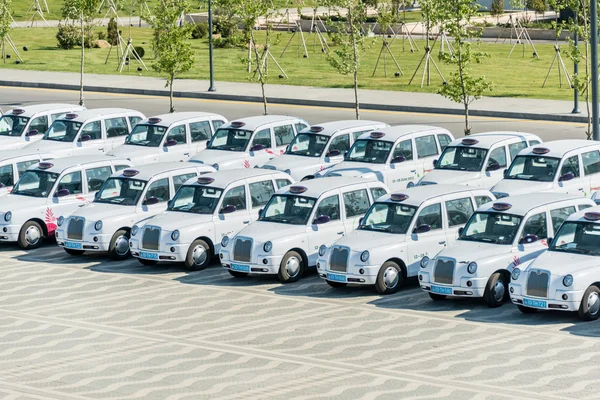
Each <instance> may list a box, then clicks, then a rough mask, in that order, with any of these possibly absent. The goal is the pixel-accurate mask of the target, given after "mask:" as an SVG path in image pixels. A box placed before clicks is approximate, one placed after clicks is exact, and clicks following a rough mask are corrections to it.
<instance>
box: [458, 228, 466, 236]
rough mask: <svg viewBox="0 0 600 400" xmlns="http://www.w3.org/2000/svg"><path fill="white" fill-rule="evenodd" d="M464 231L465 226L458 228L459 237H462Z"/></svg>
mask: <svg viewBox="0 0 600 400" xmlns="http://www.w3.org/2000/svg"><path fill="white" fill-rule="evenodd" d="M464 230H465V227H464V226H461V227H460V228H458V236H460V235H462V233H463V231H464Z"/></svg>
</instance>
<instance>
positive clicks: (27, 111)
mask: <svg viewBox="0 0 600 400" xmlns="http://www.w3.org/2000/svg"><path fill="white" fill-rule="evenodd" d="M82 109H84V108H83V107H81V106H78V105H75V104H67V103H49V104H35V105H32V106H25V107H15V108H13V109H12V110H10V111H8V112H7V113H5V115H18V116H19V117H29V118H31V117H33V116H34V115H35V114H37V113H41V112H47V111H55V110H57V111H63V110H66V111H69V110H82ZM15 110H23V111H24V112H22V113H19V114H15V113H14V111H15Z"/></svg>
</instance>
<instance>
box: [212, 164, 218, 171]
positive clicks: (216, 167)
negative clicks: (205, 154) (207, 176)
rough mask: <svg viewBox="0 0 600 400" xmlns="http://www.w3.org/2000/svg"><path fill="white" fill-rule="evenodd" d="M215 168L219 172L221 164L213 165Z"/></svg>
mask: <svg viewBox="0 0 600 400" xmlns="http://www.w3.org/2000/svg"><path fill="white" fill-rule="evenodd" d="M213 168H214V169H216V170H217V171H218V170H219V164H217V163H215V164H213Z"/></svg>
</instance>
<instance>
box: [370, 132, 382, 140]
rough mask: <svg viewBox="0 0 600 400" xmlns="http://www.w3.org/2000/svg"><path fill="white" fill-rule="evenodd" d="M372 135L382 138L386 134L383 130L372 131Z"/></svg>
mask: <svg viewBox="0 0 600 400" xmlns="http://www.w3.org/2000/svg"><path fill="white" fill-rule="evenodd" d="M370 136H371V138H373V139H381V138H382V137H384V136H385V133H383V132H371V135H370Z"/></svg>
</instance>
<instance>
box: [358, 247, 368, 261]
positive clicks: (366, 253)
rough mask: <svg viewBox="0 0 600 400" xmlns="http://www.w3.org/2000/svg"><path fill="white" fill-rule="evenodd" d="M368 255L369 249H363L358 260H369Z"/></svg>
mask: <svg viewBox="0 0 600 400" xmlns="http://www.w3.org/2000/svg"><path fill="white" fill-rule="evenodd" d="M369 255H370V254H369V251H368V250H365V251H363V252H362V253H361V254H360V261H362V262H367V261H369Z"/></svg>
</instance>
